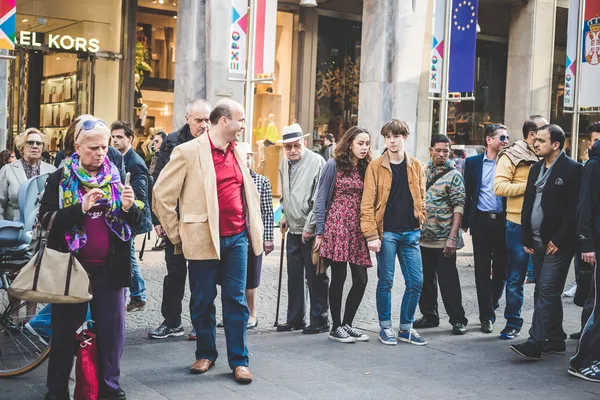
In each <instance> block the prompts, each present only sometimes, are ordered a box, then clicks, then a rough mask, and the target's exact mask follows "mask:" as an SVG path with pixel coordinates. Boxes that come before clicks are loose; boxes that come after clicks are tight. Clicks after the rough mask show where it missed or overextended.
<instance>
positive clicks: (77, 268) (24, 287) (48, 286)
mask: <svg viewBox="0 0 600 400" xmlns="http://www.w3.org/2000/svg"><path fill="white" fill-rule="evenodd" d="M55 218H56V211H55V212H54V213H53V214H52V216H51V217H50V224H49V225H48V229H47V231H46V233H45V234H44V235H43V236H42V239H41V240H40V246H39V250H38V252H37V253H36V254H35V255H34V256H33V258H32V259H31V261H29V262H28V263H27V265H26V266H24V267H23V268H22V269H21V270H20V271H19V274H18V275H17V277H16V278H15V280H14V281H13V283H12V284H11V285H10V287H9V288H8V294H10V295H11V296H12V297H15V298H17V299H20V300H24V301H32V302H34V303H50V304H62V303H85V302H87V301H90V300H91V299H92V294H91V293H90V279H89V277H88V275H87V272H86V271H85V269H84V268H83V266H82V265H81V263H80V262H79V261H77V259H76V258H75V257H74V256H73V254H72V253H70V252H69V253H61V252H60V251H58V250H54V249H50V248H48V236H49V235H50V232H51V231H52V225H54V219H55Z"/></svg>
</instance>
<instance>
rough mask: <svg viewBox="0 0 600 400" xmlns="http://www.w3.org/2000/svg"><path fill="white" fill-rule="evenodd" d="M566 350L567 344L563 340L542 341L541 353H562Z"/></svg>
mask: <svg viewBox="0 0 600 400" xmlns="http://www.w3.org/2000/svg"><path fill="white" fill-rule="evenodd" d="M566 352H567V345H566V344H565V342H564V341H560V342H551V341H547V342H546V343H544V348H543V349H542V354H563V353H566Z"/></svg>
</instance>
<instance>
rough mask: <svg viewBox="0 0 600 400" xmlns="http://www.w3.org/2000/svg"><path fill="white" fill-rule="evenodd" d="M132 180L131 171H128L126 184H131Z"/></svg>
mask: <svg viewBox="0 0 600 400" xmlns="http://www.w3.org/2000/svg"><path fill="white" fill-rule="evenodd" d="M130 182H131V172H128V173H127V174H126V175H125V186H129V184H130Z"/></svg>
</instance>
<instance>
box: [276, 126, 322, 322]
mask: <svg viewBox="0 0 600 400" xmlns="http://www.w3.org/2000/svg"><path fill="white" fill-rule="evenodd" d="M306 136H307V135H304V133H303V132H302V128H301V127H300V125H298V124H292V125H290V126H286V127H285V128H284V130H283V148H284V150H285V158H284V160H283V162H282V163H281V166H280V167H279V178H280V180H281V185H282V188H281V193H282V196H281V207H282V210H283V214H284V217H283V219H282V220H281V221H280V223H279V224H280V226H281V229H282V230H285V229H289V232H288V236H287V246H286V250H287V262H288V265H287V267H288V269H287V272H288V311H287V322H286V323H285V324H280V325H279V326H278V327H277V331H279V332H288V331H292V330H298V329H302V333H307V334H310V333H322V332H328V331H329V323H328V315H327V312H328V308H329V307H328V301H327V299H328V298H327V291H328V288H329V278H328V277H327V274H325V273H321V274H317V271H316V266H315V264H313V262H312V247H313V242H314V238H315V234H314V232H315V224H316V220H315V215H314V213H313V205H314V202H315V198H316V195H317V186H318V184H319V177H320V175H321V169H322V168H323V165H324V164H325V161H324V160H323V158H322V157H321V156H320V155H318V154H317V153H314V152H312V151H310V150H308V149H306V148H305V146H304V138H305V137H306ZM305 274H306V275H305ZM305 278H306V281H307V283H308V293H309V295H310V325H309V326H306V323H305V320H304V318H305V314H306V304H305V301H304V299H305V297H304V279H305Z"/></svg>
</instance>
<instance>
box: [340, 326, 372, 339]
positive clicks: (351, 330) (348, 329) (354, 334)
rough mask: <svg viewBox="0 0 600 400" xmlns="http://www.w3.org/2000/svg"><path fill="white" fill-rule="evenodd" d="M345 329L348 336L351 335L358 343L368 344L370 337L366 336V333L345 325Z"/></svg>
mask: <svg viewBox="0 0 600 400" xmlns="http://www.w3.org/2000/svg"><path fill="white" fill-rule="evenodd" d="M343 328H344V330H345V331H346V333H347V334H348V335H350V336H351V337H353V338H354V339H356V341H357V342H366V341H368V340H369V336H368V335H365V334H364V333H360V332H359V331H358V330H356V329H355V328H353V327H351V326H350V325H348V324H346V325H344V327H343Z"/></svg>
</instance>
